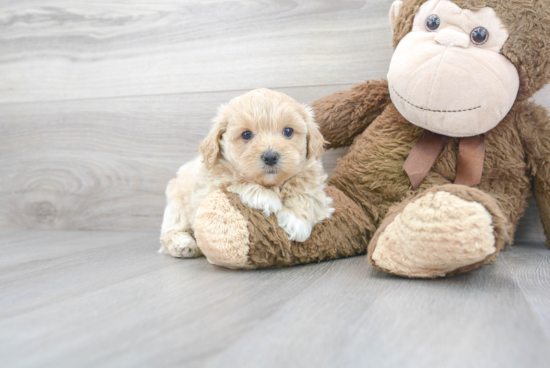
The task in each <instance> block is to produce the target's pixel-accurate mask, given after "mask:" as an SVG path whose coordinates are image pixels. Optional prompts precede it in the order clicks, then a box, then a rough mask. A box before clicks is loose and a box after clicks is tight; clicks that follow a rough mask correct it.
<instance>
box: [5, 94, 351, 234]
mask: <svg viewBox="0 0 550 368" xmlns="http://www.w3.org/2000/svg"><path fill="white" fill-rule="evenodd" d="M349 87H351V85H348V86H344V88H349ZM339 89H341V86H326V87H309V88H286V89H281V91H283V92H285V93H288V94H289V95H291V96H292V97H295V98H296V99H297V100H299V101H302V102H304V103H310V102H312V101H314V100H316V99H318V98H320V97H323V96H325V95H327V94H330V93H332V92H335V91H337V90H339ZM243 92H244V91H229V92H219V93H202V94H201V93H199V94H190V95H170V96H146V97H138V98H119V99H107V100H101V99H93V100H80V101H64V102H56V103H49V102H46V103H33V104H8V105H4V106H3V108H2V109H1V110H0V120H1V121H2V124H1V125H0V227H27V228H54V229H102V230H109V229H158V228H159V227H160V222H161V217H162V211H163V207H164V202H165V199H164V190H165V188H166V184H167V183H168V181H169V180H170V179H171V178H173V177H174V176H175V172H176V171H177V169H178V167H179V166H181V165H182V164H183V163H185V162H187V161H189V160H190V159H192V158H193V157H194V156H195V155H196V152H197V149H198V144H199V142H200V141H201V140H202V138H204V137H205V136H206V134H207V132H208V130H209V129H210V126H211V122H210V121H211V119H212V117H213V115H214V114H215V111H216V109H217V106H219V105H220V104H221V103H223V102H226V101H228V100H229V99H230V98H232V97H234V96H237V95H240V94H241V93H243ZM344 151H345V150H340V151H338V152H328V153H327V154H326V156H325V160H324V161H325V165H326V167H327V169H328V170H329V171H332V169H333V168H334V166H335V165H336V158H337V157H339V156H340V155H342V152H344Z"/></svg>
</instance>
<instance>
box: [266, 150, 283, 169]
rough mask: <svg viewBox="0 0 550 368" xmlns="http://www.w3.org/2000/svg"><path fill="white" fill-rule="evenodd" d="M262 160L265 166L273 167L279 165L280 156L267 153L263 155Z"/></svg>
mask: <svg viewBox="0 0 550 368" xmlns="http://www.w3.org/2000/svg"><path fill="white" fill-rule="evenodd" d="M262 160H263V162H264V164H266V165H268V166H273V165H275V164H276V163H277V160H279V154H278V153H277V152H274V151H267V152H265V153H264V154H263V155H262Z"/></svg>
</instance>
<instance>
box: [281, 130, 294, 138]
mask: <svg viewBox="0 0 550 368" xmlns="http://www.w3.org/2000/svg"><path fill="white" fill-rule="evenodd" d="M283 135H284V136H285V137H287V138H290V137H292V135H294V129H292V128H284V129H283Z"/></svg>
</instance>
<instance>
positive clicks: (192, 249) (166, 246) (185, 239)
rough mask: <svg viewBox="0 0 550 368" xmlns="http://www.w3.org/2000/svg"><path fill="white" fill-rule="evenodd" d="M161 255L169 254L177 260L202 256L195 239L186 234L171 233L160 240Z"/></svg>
mask: <svg viewBox="0 0 550 368" xmlns="http://www.w3.org/2000/svg"><path fill="white" fill-rule="evenodd" d="M161 243H162V246H161V247H160V249H159V252H161V253H170V254H171V255H172V256H173V257H177V258H194V257H200V256H202V252H201V250H200V249H199V247H198V245H197V242H196V241H195V239H194V238H193V237H192V236H191V235H190V234H189V233H187V232H177V233H172V234H170V235H169V236H164V237H163V238H162V239H161Z"/></svg>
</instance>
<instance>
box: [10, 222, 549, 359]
mask: <svg viewBox="0 0 550 368" xmlns="http://www.w3.org/2000/svg"><path fill="white" fill-rule="evenodd" d="M157 235H158V234H157V233H156V232H108V231H105V232H97V231H78V232H77V231H37V230H27V231H22V230H0V294H1V295H2V296H3V297H2V298H0V361H1V363H2V366H5V367H41V368H45V367H56V368H61V367H75V366H78V367H98V366H101V367H119V368H120V367H135V366H155V367H156V366H162V367H182V366H185V367H220V366H223V367H259V366H261V367H281V366H289V367H361V366H380V367H390V368H391V367H405V368H407V367H435V366H437V367H468V366H480V367H488V368H492V367H498V368H503V367H504V368H506V367H533V368H538V367H547V366H548V361H550V351H549V350H548V346H549V344H550V334H549V333H550V326H549V325H548V324H547V321H548V319H547V317H546V316H547V315H548V298H547V295H548V291H549V290H548V282H547V281H548V275H549V269H548V267H547V266H548V255H547V254H548V252H547V250H546V249H543V246H542V245H540V244H539V245H535V244H530V245H529V244H527V245H526V246H521V247H514V248H512V249H511V250H509V251H507V252H505V253H504V255H503V256H501V257H499V258H498V259H497V261H496V262H495V263H494V264H491V265H487V266H484V267H483V268H481V269H480V270H477V271H474V272H471V273H468V274H463V275H459V276H457V277H452V278H448V279H442V280H426V281H422V280H408V279H402V278H397V277H392V276H389V275H386V274H383V273H382V272H380V271H377V270H374V269H373V268H371V267H370V265H368V263H367V262H366V259H365V257H364V256H361V257H355V258H348V259H343V260H338V261H333V262H325V263H320V264H310V265H306V266H299V267H292V268H287V269H280V270H262V271H232V270H227V269H223V268H219V267H216V266H212V265H210V264H208V262H207V261H206V260H205V259H204V258H200V259H190V260H189V259H187V260H181V259H174V258H171V257H170V256H167V255H163V254H157V253H155V250H156V247H157V243H158V240H157ZM543 250H544V251H546V256H543V253H542V251H543ZM503 257H504V259H503ZM543 313H546V314H545V315H544V314H543Z"/></svg>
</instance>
